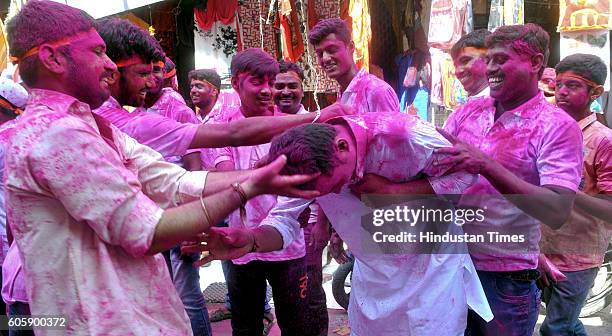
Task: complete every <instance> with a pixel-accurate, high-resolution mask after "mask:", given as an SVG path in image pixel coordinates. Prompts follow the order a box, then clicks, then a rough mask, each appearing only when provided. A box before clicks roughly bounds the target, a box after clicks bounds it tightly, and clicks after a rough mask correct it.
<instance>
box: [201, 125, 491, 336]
mask: <svg viewBox="0 0 612 336" xmlns="http://www.w3.org/2000/svg"><path fill="white" fill-rule="evenodd" d="M449 145H450V143H449V142H448V141H447V140H446V139H444V138H443V137H442V136H441V135H440V134H439V133H437V132H436V130H435V129H434V128H433V126H431V125H430V124H428V123H426V122H424V121H422V120H421V119H419V118H417V117H416V116H412V115H407V114H399V113H368V114H364V115H356V116H349V117H343V118H336V119H333V120H330V121H329V122H328V123H327V124H320V125H306V126H298V127H295V128H292V129H290V130H288V131H286V132H285V133H283V134H282V135H280V136H278V137H276V138H274V139H273V141H272V144H271V146H270V153H269V154H268V155H269V156H270V158H274V157H276V156H278V155H287V157H288V162H289V163H288V165H287V166H286V167H285V170H284V173H287V174H291V173H294V172H310V173H319V174H320V175H319V177H317V178H316V179H315V180H313V181H312V182H309V183H308V184H306V185H304V186H303V187H304V188H314V189H315V190H317V191H319V192H320V193H321V196H320V197H318V198H317V199H316V202H317V203H318V204H319V206H320V207H321V209H323V211H324V212H325V214H326V215H327V217H328V218H329V221H330V222H331V225H332V226H333V227H334V229H335V230H336V231H337V233H338V234H339V236H340V237H341V238H342V239H343V240H344V241H346V242H347V244H348V245H349V247H350V248H351V252H352V253H353V255H354V256H355V266H354V268H353V275H352V282H351V295H350V304H349V324H350V326H351V335H356V336H369V335H384V336H391V335H414V336H427V335H444V336H458V335H462V334H463V332H464V330H465V328H466V323H467V321H466V319H467V312H468V307H470V308H472V309H474V310H475V311H477V312H479V313H480V314H482V316H483V318H485V319H488V320H490V319H492V314H491V311H490V309H489V307H488V305H487V302H486V297H485V296H484V292H483V290H482V287H481V286H480V283H479V281H478V277H477V275H476V270H475V269H474V266H473V264H472V262H471V260H470V257H469V255H468V254H467V247H466V246H465V244H457V245H454V246H451V245H452V244H449V245H444V244H438V245H436V246H435V247H434V248H433V250H428V252H427V253H425V252H422V251H418V250H417V249H414V250H410V247H411V246H412V245H414V244H410V243H409V242H404V243H403V244H400V247H403V246H406V247H408V251H404V250H399V249H398V250H395V249H392V250H386V249H380V247H385V246H386V245H385V244H384V242H381V241H380V240H377V238H376V237H377V236H376V235H373V234H372V232H370V231H369V230H368V229H369V228H371V226H369V227H368V226H365V225H364V224H363V222H362V216H364V215H367V214H368V213H372V209H370V208H369V207H368V206H366V205H365V204H364V203H362V202H361V201H360V200H359V199H358V198H356V197H355V196H354V195H353V194H351V192H350V191H349V187H353V186H356V185H358V184H359V183H360V181H361V179H362V178H363V177H364V176H365V175H366V174H378V175H381V176H384V177H386V178H388V179H390V180H392V181H395V182H407V181H411V180H414V179H415V177H417V176H428V178H427V179H425V180H424V181H421V180H418V181H416V182H415V183H416V184H417V185H415V188H425V186H427V187H428V188H429V189H432V190H434V193H436V194H441V195H444V194H457V193H461V191H462V190H463V189H465V188H466V187H468V186H469V185H470V184H471V183H472V181H473V180H474V179H475V176H474V175H472V174H469V173H464V172H458V173H454V174H450V175H447V176H444V174H446V173H447V170H448V169H449V167H448V166H447V167H442V166H437V165H436V162H439V161H440V160H443V159H445V158H447V157H448V156H447V155H443V154H438V153H436V152H435V150H436V149H441V148H445V147H447V146H449ZM398 158H410V159H406V160H399V159H398ZM408 183H411V182H408ZM423 193H425V192H423ZM309 204H310V201H308V200H303V199H286V198H283V199H281V200H279V203H278V204H277V205H276V206H275V207H274V208H273V209H272V210H271V211H270V213H269V215H268V217H267V218H266V219H264V220H263V222H262V223H261V224H260V225H259V226H258V227H257V228H253V229H247V228H229V229H222V228H214V229H213V230H211V231H210V235H209V241H208V246H206V247H204V249H205V250H209V251H210V253H211V255H210V256H209V258H218V259H227V258H231V259H233V258H236V257H240V256H242V255H243V254H244V253H243V252H240V251H239V250H238V249H241V250H243V251H244V250H247V249H249V248H250V249H251V251H254V252H257V253H260V252H267V251H275V250H279V249H281V248H284V247H286V246H290V245H291V244H293V242H294V241H295V240H296V239H301V237H302V230H301V228H300V223H299V222H298V217H299V216H300V214H301V213H302V211H303V209H305V208H306V207H307V206H308V205H309ZM421 204H423V203H421V202H420V201H419V200H416V202H413V203H410V206H411V207H414V208H419V207H420V205H421ZM427 204H428V203H427ZM360 223H361V224H360ZM370 223H371V222H370ZM415 224H416V225H418V226H417V227H419V228H424V227H427V226H428V225H429V223H426V222H419V223H415ZM366 225H367V224H366ZM433 225H436V227H438V226H437V225H439V227H440V228H442V230H449V231H448V232H453V233H454V234H455V233H456V234H460V231H461V228H460V227H459V226H457V225H455V224H453V223H450V222H447V221H440V222H437V223H435V224H433ZM400 229H402V230H403V229H405V226H403V227H401V226H400ZM396 233H398V232H396ZM239 237H243V238H241V239H240V240H242V241H247V240H246V238H244V237H253V239H252V240H249V245H248V246H241V245H239V244H231V243H228V241H237V240H238V238H239ZM250 241H252V243H250ZM381 243H382V244H381ZM232 247H233V248H234V249H232ZM192 248H193V249H195V250H199V249H201V248H200V247H198V246H192V247H190V249H192ZM434 251H435V252H434ZM248 256H249V254H247V255H245V257H248ZM441 307H443V309H441ZM311 331H314V332H315V334H317V335H319V330H310V329H309V332H311Z"/></svg>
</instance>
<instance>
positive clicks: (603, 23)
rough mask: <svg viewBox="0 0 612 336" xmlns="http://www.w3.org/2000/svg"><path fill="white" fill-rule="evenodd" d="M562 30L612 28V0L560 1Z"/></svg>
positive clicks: (560, 28)
mask: <svg viewBox="0 0 612 336" xmlns="http://www.w3.org/2000/svg"><path fill="white" fill-rule="evenodd" d="M559 10H560V14H559V26H558V28H557V30H558V31H560V32H569V31H577V30H592V29H612V2H611V1H610V0H598V1H575V0H560V1H559Z"/></svg>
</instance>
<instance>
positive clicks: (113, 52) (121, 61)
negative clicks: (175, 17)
mask: <svg viewBox="0 0 612 336" xmlns="http://www.w3.org/2000/svg"><path fill="white" fill-rule="evenodd" d="M97 25H98V26H99V27H100V28H99V31H100V35H101V36H102V38H103V39H104V40H105V41H107V44H108V50H107V53H108V56H109V57H110V58H111V60H112V61H113V62H116V63H117V68H118V70H117V71H115V72H114V73H113V81H112V83H110V89H111V94H112V96H111V97H110V98H109V99H108V100H107V101H106V102H104V104H103V105H102V106H100V107H99V108H97V109H96V110H95V111H94V113H96V114H97V115H99V116H102V117H104V118H105V119H107V120H108V121H110V122H111V123H112V124H113V125H114V126H116V127H118V128H119V129H120V130H121V131H123V132H125V133H126V134H128V135H130V136H131V137H132V138H134V139H135V140H136V141H138V142H140V143H142V144H144V145H147V146H150V147H151V148H154V149H155V150H156V151H158V152H159V153H160V154H161V155H162V156H163V157H165V158H167V157H171V156H177V155H178V156H183V155H184V154H185V152H186V151H187V149H190V148H191V149H198V148H210V147H223V146H241V145H253V144H259V143H265V142H266V141H269V140H270V139H271V138H272V136H274V135H275V134H279V133H281V132H282V131H283V130H285V129H287V128H289V127H292V126H296V125H299V124H303V123H309V122H313V121H319V122H322V121H324V120H326V119H329V118H330V117H333V116H336V115H338V114H344V113H345V112H344V111H343V108H342V107H340V106H339V105H333V106H332V107H330V108H328V109H325V110H322V111H321V112H320V114H319V113H309V114H301V115H295V116H283V117H282V118H274V120H273V121H272V120H271V119H270V118H271V117H258V118H253V119H249V120H247V119H245V120H239V121H236V122H235V123H228V124H223V125H221V124H208V123H207V124H201V125H196V124H183V123H179V122H176V121H174V120H172V119H169V118H166V117H164V116H160V115H157V114H153V113H142V112H133V113H129V112H128V111H127V110H125V109H124V108H123V107H122V106H124V105H127V106H133V107H140V106H142V105H143V103H144V99H145V97H146V93H147V90H149V89H150V88H151V87H152V86H153V80H152V75H151V72H152V68H153V64H152V62H153V61H154V60H155V59H158V58H160V57H161V55H160V50H159V48H158V47H157V46H158V43H157V42H156V41H154V39H153V37H151V36H150V35H148V34H147V33H146V32H144V31H143V30H142V29H140V28H138V27H136V26H135V25H134V24H132V23H130V22H129V21H127V20H122V19H105V20H102V21H100V22H98V23H97ZM126 31H130V32H132V34H131V35H128V34H127V33H126ZM111 41H112V43H110V42H111ZM136 46H138V48H137V47H136Z"/></svg>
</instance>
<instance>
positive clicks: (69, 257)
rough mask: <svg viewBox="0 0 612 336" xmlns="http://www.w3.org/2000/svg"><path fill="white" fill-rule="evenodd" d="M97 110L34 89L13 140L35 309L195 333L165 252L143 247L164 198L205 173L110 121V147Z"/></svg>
mask: <svg viewBox="0 0 612 336" xmlns="http://www.w3.org/2000/svg"><path fill="white" fill-rule="evenodd" d="M93 118H94V117H93V114H92V113H91V111H90V110H89V107H88V106H87V105H86V104H83V103H80V102H78V101H77V100H76V99H75V98H73V97H70V96H67V95H64V94H61V93H57V92H52V91H44V90H34V91H33V92H32V98H31V101H30V103H29V105H28V107H27V109H26V111H25V113H24V114H23V116H22V117H21V118H20V120H19V121H18V122H17V125H16V126H15V132H14V135H13V136H12V137H11V140H10V142H9V145H8V146H7V155H6V167H7V176H6V190H7V202H8V203H9V204H11V206H10V208H9V210H10V211H9V214H8V217H9V221H10V222H11V225H12V228H13V229H14V230H13V233H14V236H15V242H16V244H17V246H18V248H19V252H20V256H21V260H23V275H24V277H25V283H26V289H27V294H28V301H29V304H30V308H31V311H32V314H43V315H44V314H47V315H49V314H63V315H66V316H67V318H68V320H69V321H70V324H69V328H70V330H69V331H72V332H78V333H87V334H91V335H114V334H124V330H125V326H126V325H129V326H130V328H131V330H132V331H135V332H137V333H139V334H143V335H144V334H147V335H152V334H160V333H161V334H171V335H190V334H191V328H190V326H189V320H188V318H187V315H186V313H185V310H184V306H183V305H182V303H181V301H180V299H179V297H178V295H177V294H176V292H175V291H174V289H173V285H172V281H171V279H170V277H169V274H168V271H167V268H166V266H165V262H164V260H163V257H161V255H155V256H147V255H145V254H146V252H147V250H148V249H149V247H150V244H151V241H152V239H153V234H154V232H155V227H156V225H157V223H158V222H159V219H160V218H161V215H162V210H161V207H169V206H175V205H177V204H180V203H184V202H186V201H191V200H194V199H196V198H197V197H198V196H199V195H200V194H201V192H202V189H203V187H204V181H205V177H206V175H205V172H204V173H202V172H192V173H190V172H186V171H185V170H183V169H181V168H179V167H176V166H174V165H170V164H168V163H166V162H164V161H163V160H162V158H161V156H160V155H159V154H158V153H157V152H155V151H153V150H152V149H151V148H149V147H147V146H143V145H140V144H139V143H137V142H136V141H134V140H133V139H132V138H130V137H128V136H126V135H125V134H124V133H122V132H120V131H119V130H118V129H117V128H115V127H112V126H109V127H110V128H111V131H112V135H111V139H110V141H112V142H113V144H114V148H111V146H110V145H109V144H108V143H107V142H106V141H105V140H104V139H102V137H101V135H100V133H99V131H98V129H97V127H96V125H97V124H96V123H95V121H94V119H93ZM162 182H163V183H162ZM162 186H163V187H162ZM145 193H146V194H145ZM41 251H44V253H43V254H44V255H43V254H41ZM169 289H171V290H169ZM118 307H120V308H118ZM117 309H119V310H117ZM40 332H41V335H47V334H50V333H51V332H49V331H45V330H41V331H40Z"/></svg>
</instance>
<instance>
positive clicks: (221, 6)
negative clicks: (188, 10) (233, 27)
mask: <svg viewBox="0 0 612 336" xmlns="http://www.w3.org/2000/svg"><path fill="white" fill-rule="evenodd" d="M237 9H238V0H208V1H207V3H206V10H202V9H200V8H197V7H196V8H195V9H194V13H195V19H196V22H197V24H198V26H200V28H201V29H202V30H210V29H211V28H212V26H213V23H215V22H217V21H221V23H223V24H225V25H229V24H230V23H232V22H233V21H234V16H235V15H236V10H237Z"/></svg>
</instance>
